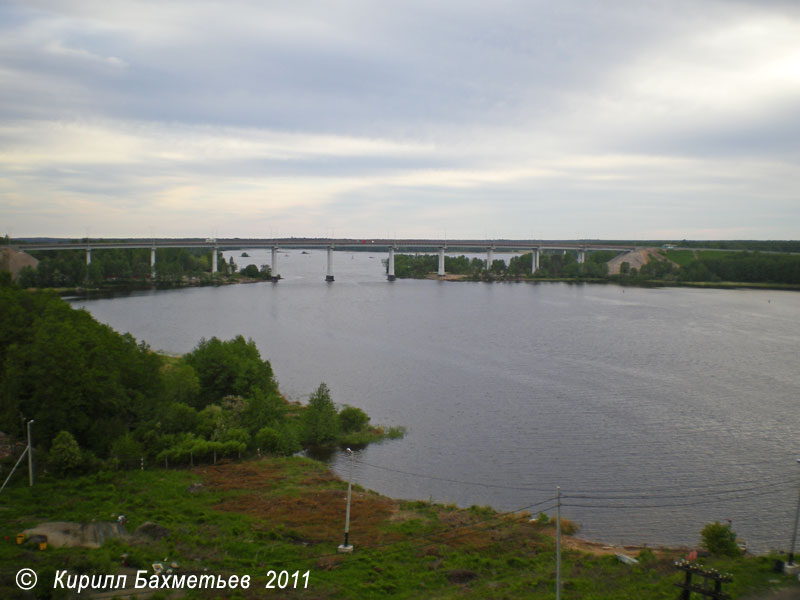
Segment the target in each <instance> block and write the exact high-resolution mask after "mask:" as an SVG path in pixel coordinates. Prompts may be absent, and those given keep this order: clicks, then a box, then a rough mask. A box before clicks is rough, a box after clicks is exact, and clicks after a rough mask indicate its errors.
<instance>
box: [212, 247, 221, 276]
mask: <svg viewBox="0 0 800 600" xmlns="http://www.w3.org/2000/svg"><path fill="white" fill-rule="evenodd" d="M218 252H219V249H218V248H217V247H216V246H214V247H213V248H212V249H211V273H212V274H213V273H216V272H217V253H218Z"/></svg>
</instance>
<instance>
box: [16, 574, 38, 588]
mask: <svg viewBox="0 0 800 600" xmlns="http://www.w3.org/2000/svg"><path fill="white" fill-rule="evenodd" d="M17 587H18V588H19V589H21V590H32V589H33V588H34V587H36V573H35V572H34V571H33V569H20V570H19V571H17Z"/></svg>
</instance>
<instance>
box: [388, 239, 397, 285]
mask: <svg viewBox="0 0 800 600" xmlns="http://www.w3.org/2000/svg"><path fill="white" fill-rule="evenodd" d="M387 266H388V267H389V270H388V271H387V276H388V277H387V278H388V279H389V281H394V280H395V279H397V278H396V277H395V276H394V246H392V247H391V248H389V264H388V265H387Z"/></svg>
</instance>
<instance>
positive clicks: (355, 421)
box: [339, 406, 369, 433]
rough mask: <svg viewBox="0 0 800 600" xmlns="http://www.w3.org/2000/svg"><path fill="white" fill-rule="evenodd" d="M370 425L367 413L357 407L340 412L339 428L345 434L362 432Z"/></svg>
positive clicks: (345, 408)
mask: <svg viewBox="0 0 800 600" xmlns="http://www.w3.org/2000/svg"><path fill="white" fill-rule="evenodd" d="M368 423H369V416H368V415H367V413H365V412H364V411H363V410H361V409H360V408H356V407H355V406H345V407H344V408H343V409H342V410H341V411H340V412H339V428H340V429H341V431H342V432H343V433H352V432H354V431H361V430H362V429H364V427H366V426H367V424H368Z"/></svg>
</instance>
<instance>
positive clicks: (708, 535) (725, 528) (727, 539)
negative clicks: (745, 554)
mask: <svg viewBox="0 0 800 600" xmlns="http://www.w3.org/2000/svg"><path fill="white" fill-rule="evenodd" d="M700 536H701V537H702V538H703V547H704V548H705V549H706V550H708V551H709V552H710V553H711V554H717V555H722V556H736V555H738V554H739V546H737V545H736V533H735V532H734V531H733V529H731V526H730V524H728V525H723V524H722V523H720V522H719V521H714V522H713V523H709V524H708V525H706V526H705V527H703V530H702V531H701V532H700Z"/></svg>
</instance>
